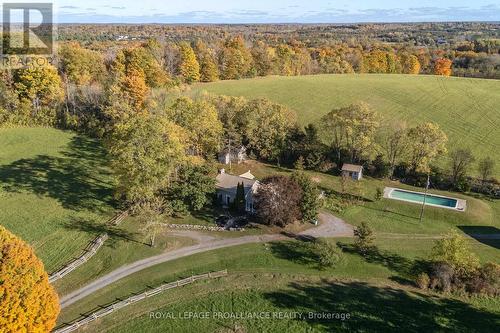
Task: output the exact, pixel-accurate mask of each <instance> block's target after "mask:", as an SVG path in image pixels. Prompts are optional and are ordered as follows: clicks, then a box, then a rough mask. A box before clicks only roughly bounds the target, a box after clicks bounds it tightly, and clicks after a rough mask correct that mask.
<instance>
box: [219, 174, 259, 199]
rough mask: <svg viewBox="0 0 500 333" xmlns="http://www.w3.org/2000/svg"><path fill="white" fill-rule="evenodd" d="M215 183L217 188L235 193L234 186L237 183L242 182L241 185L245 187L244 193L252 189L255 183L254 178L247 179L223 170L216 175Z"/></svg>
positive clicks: (235, 186)
mask: <svg viewBox="0 0 500 333" xmlns="http://www.w3.org/2000/svg"><path fill="white" fill-rule="evenodd" d="M216 180H217V184H216V187H217V189H218V190H221V191H225V192H230V193H236V188H237V187H238V184H241V183H243V187H244V188H245V194H247V193H248V191H250V190H251V189H252V187H253V186H254V185H255V183H257V180H255V179H249V178H245V177H241V176H234V175H230V174H227V173H225V172H223V173H219V174H218V175H217V178H216Z"/></svg>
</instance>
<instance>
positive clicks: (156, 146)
mask: <svg viewBox="0 0 500 333" xmlns="http://www.w3.org/2000/svg"><path fill="white" fill-rule="evenodd" d="M185 141H186V136H185V131H184V130H183V129H182V128H180V127H179V126H177V125H175V124H174V123H172V122H171V121H169V120H168V119H166V118H165V117H162V116H151V115H148V114H145V115H135V116H132V117H130V118H128V119H127V120H126V121H123V122H120V123H118V124H116V125H115V127H114V129H113V132H112V133H111V135H110V137H109V138H108V140H107V146H108V151H109V153H110V156H111V158H112V167H113V169H114V171H115V174H116V176H117V180H118V184H117V187H116V188H117V195H118V196H120V197H123V198H124V199H125V200H126V201H127V202H128V203H129V204H132V205H134V204H141V203H143V202H148V201H150V200H152V199H153V198H154V197H155V196H157V195H158V192H159V191H160V190H162V189H165V188H167V187H168V184H169V182H170V180H171V179H172V178H171V176H172V172H173V171H174V169H175V168H176V167H177V165H178V164H179V163H180V162H181V161H182V160H184V156H185V150H186V147H185V145H184V142H185Z"/></svg>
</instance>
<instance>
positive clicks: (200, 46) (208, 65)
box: [194, 39, 219, 82]
mask: <svg viewBox="0 0 500 333" xmlns="http://www.w3.org/2000/svg"><path fill="white" fill-rule="evenodd" d="M194 50H195V53H196V57H197V59H198V63H199V64H200V81H201V82H214V81H217V80H218V79H219V69H218V68H217V63H216V61H215V57H214V55H213V52H212V50H211V49H209V48H208V47H207V45H206V44H205V43H204V42H203V41H202V40H201V39H199V40H198V41H197V42H196V44H195V48H194Z"/></svg>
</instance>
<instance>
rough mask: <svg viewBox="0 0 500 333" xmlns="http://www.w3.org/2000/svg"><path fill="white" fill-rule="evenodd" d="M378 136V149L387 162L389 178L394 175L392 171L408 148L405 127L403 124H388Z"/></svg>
mask: <svg viewBox="0 0 500 333" xmlns="http://www.w3.org/2000/svg"><path fill="white" fill-rule="evenodd" d="M381 133H383V134H381V135H380V136H379V141H380V147H381V148H382V151H383V153H384V154H385V156H386V157H387V160H388V162H389V170H390V172H389V176H391V177H392V176H393V175H394V169H395V168H396V165H397V164H398V162H399V161H400V160H401V158H402V156H403V155H404V153H405V151H406V150H407V148H408V139H407V127H406V123H405V122H394V123H391V124H389V125H388V126H387V127H386V128H384V130H383V131H381Z"/></svg>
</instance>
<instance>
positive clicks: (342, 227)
mask: <svg viewBox="0 0 500 333" xmlns="http://www.w3.org/2000/svg"><path fill="white" fill-rule="evenodd" d="M319 220H320V221H321V223H320V225H319V226H318V227H315V228H311V229H309V230H306V231H304V232H301V233H300V234H298V236H306V237H307V236H309V237H349V236H352V235H353V228H352V226H350V225H349V224H347V223H345V222H344V221H342V220H341V219H339V218H337V217H335V216H333V215H331V214H328V213H325V212H322V213H320V216H319ZM189 233H190V232H189V231H186V232H178V231H177V232H175V234H178V235H181V234H183V235H184V236H188V237H189ZM195 234H198V237H199V233H196V232H195ZM193 236H195V235H193ZM195 238H197V237H195ZM286 239H290V237H288V236H285V235H281V234H270V235H261V236H243V237H237V238H225V239H211V237H203V238H200V240H201V243H200V244H197V245H193V246H187V247H183V248H180V249H177V250H174V251H171V252H167V253H163V254H160V255H157V256H154V257H150V258H146V259H142V260H139V261H136V262H134V263H131V264H128V265H125V266H122V267H120V268H118V269H116V270H114V271H112V272H111V273H108V274H106V275H104V276H103V277H101V278H99V279H97V280H95V281H93V282H91V283H89V284H88V285H86V286H84V287H82V288H80V289H78V290H75V291H74V292H72V293H70V294H68V295H66V296H64V297H62V298H61V308H65V307H67V306H69V305H71V304H73V303H75V302H77V301H79V300H81V299H83V298H85V297H86V296H88V295H91V294H93V293H94V292H96V291H98V290H100V289H102V288H104V287H106V286H108V285H110V284H112V283H113V282H116V281H118V280H120V279H122V278H124V277H126V276H129V275H131V274H134V273H136V272H139V271H141V270H143V269H146V268H149V267H152V266H155V265H158V264H161V263H164V262H167V261H171V260H175V259H179V258H183V257H187V256H190V255H193V254H197V253H201V252H206V251H211V250H216V249H220V248H224V247H230V246H236V245H242V244H251V243H266V242H272V241H278V240H286Z"/></svg>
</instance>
